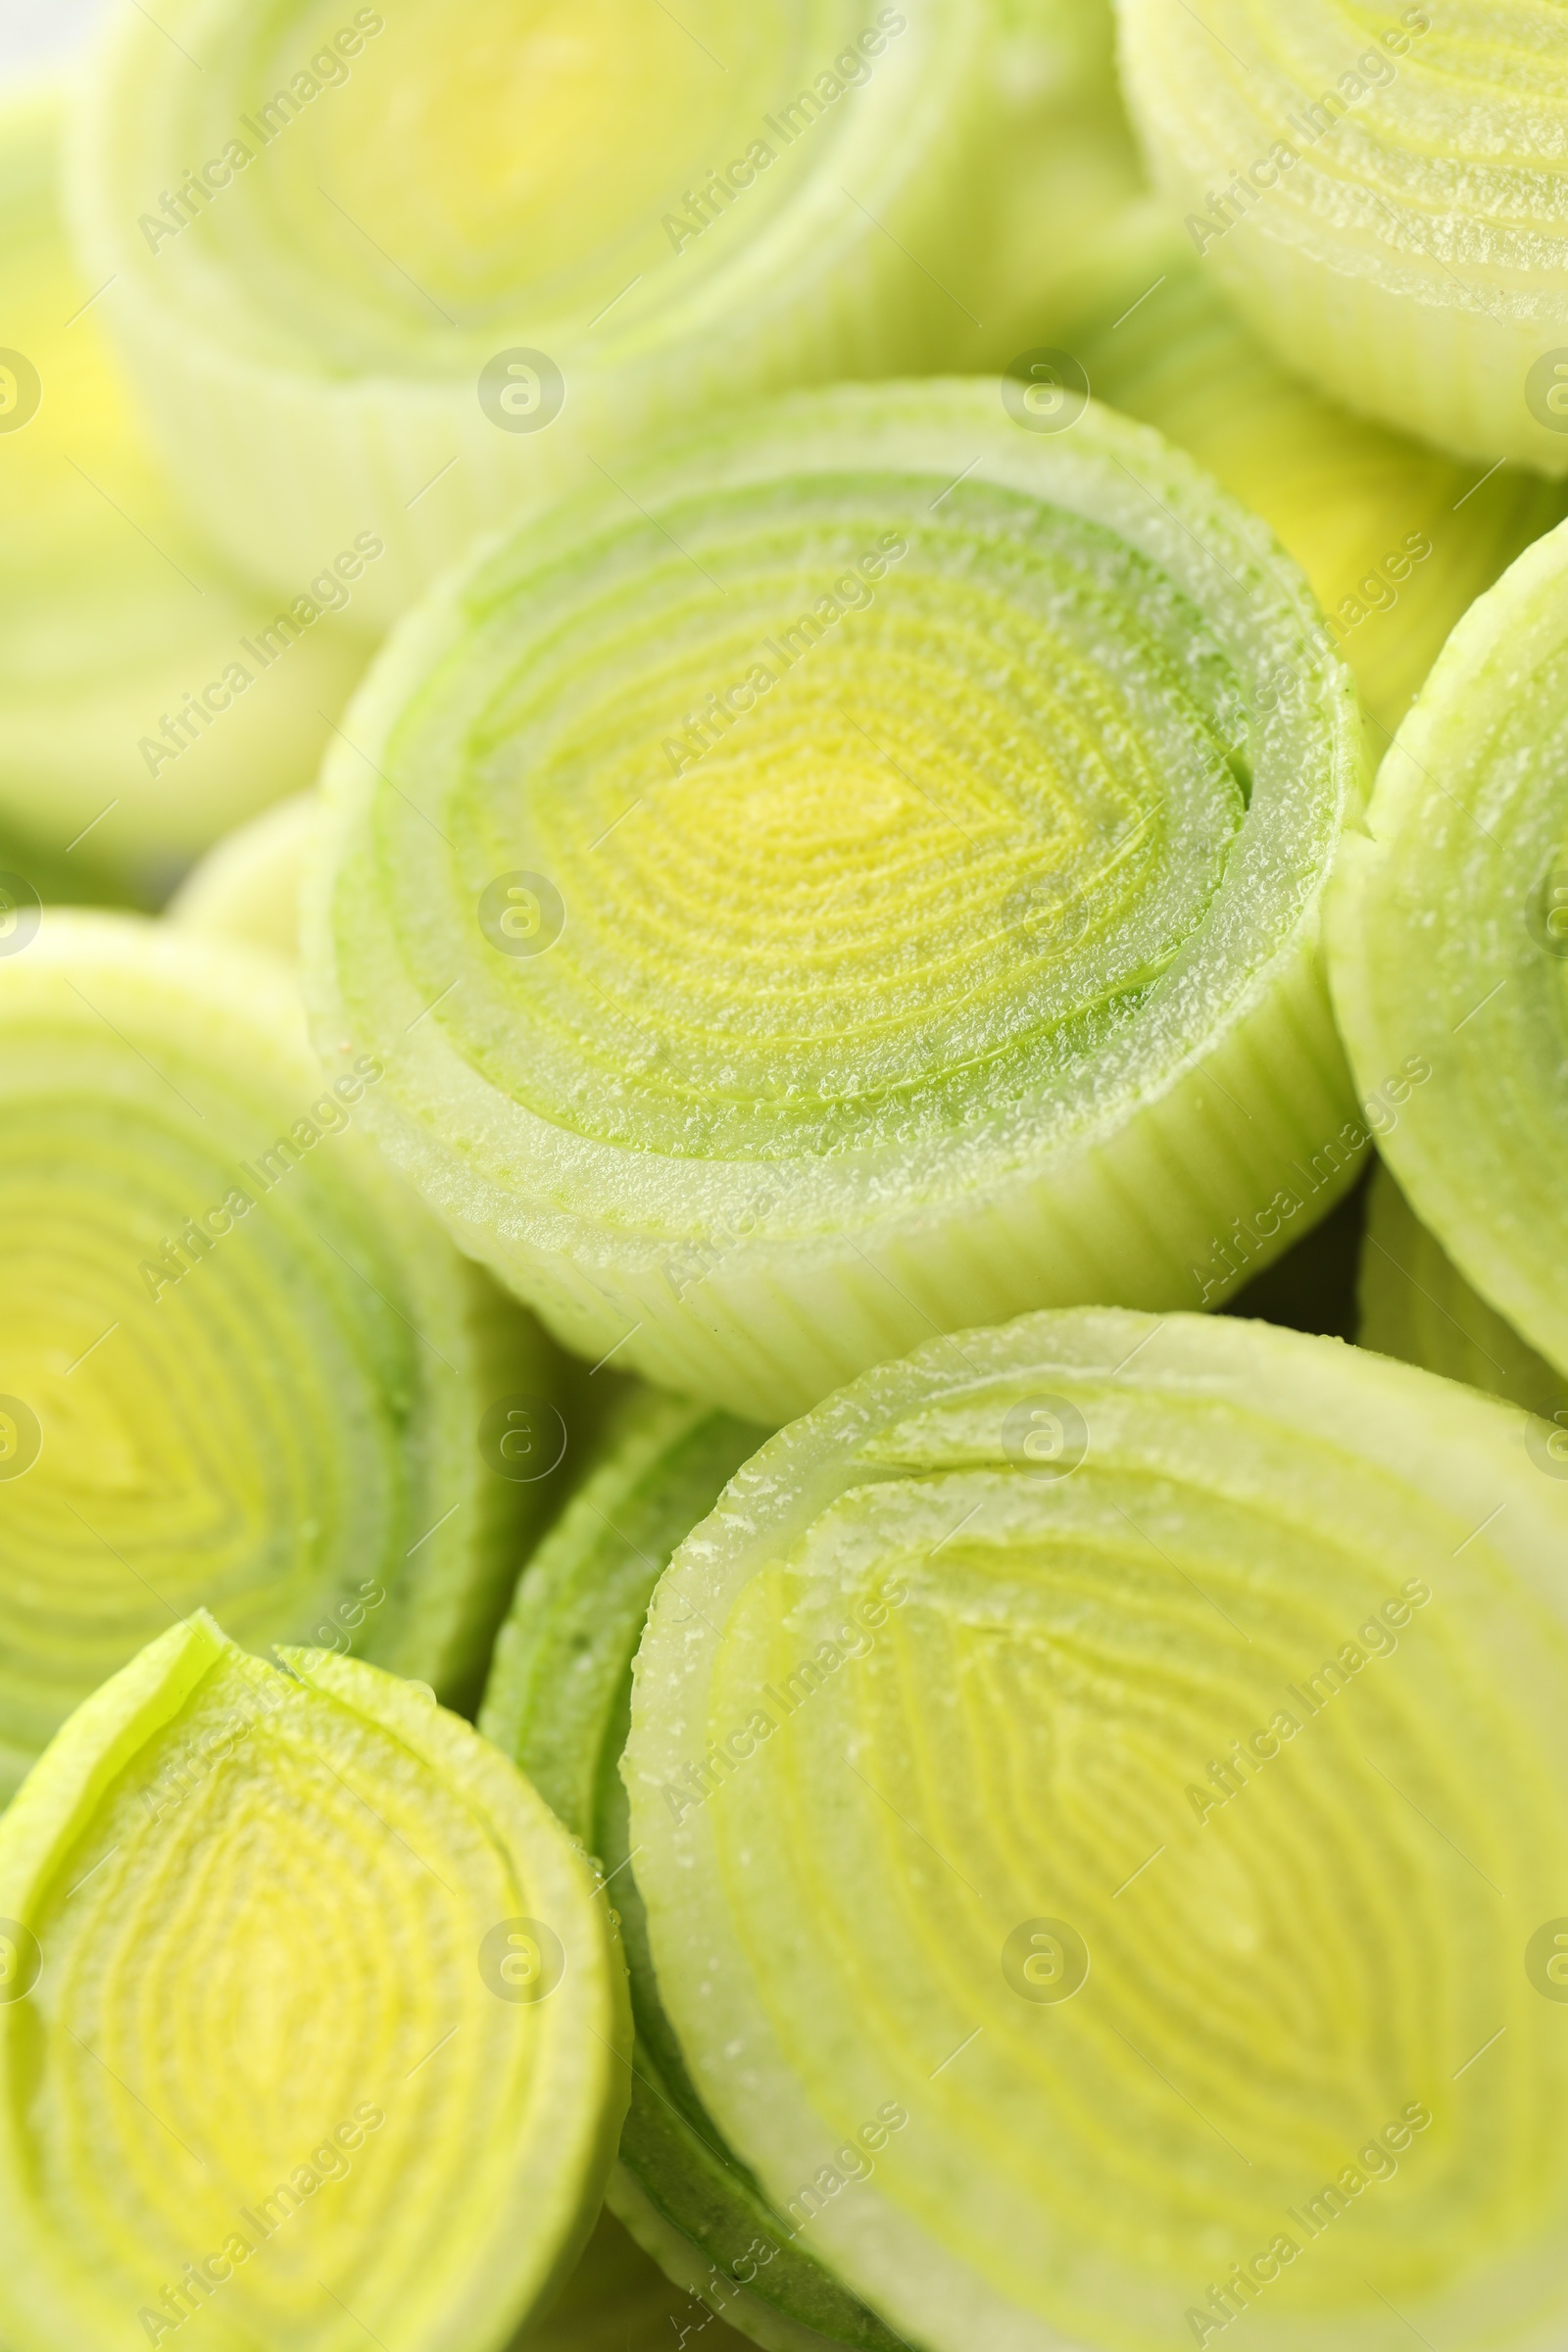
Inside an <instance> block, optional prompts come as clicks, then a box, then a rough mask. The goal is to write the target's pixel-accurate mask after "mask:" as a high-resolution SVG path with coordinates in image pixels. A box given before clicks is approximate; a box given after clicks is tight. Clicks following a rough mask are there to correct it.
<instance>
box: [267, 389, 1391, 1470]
mask: <svg viewBox="0 0 1568 2352" xmlns="http://www.w3.org/2000/svg"><path fill="white" fill-rule="evenodd" d="M628 481H629V486H630V488H631V492H632V496H633V498H634V499H635V502H636V503H635V505H633V504H631V503H630V502H629V501H628V500H626V499H625V498H623V497H622V495H621V493H620V492H619V491H618V490H617V491H609V492H604V493H601V494H599V495H597V496H591V497H589V498H588V499H586V500H585V501H582V502H568V503H566V504H565V505H564V506H563V507H561V508H560V509H558V510H556V511H554V513H553V514H552V515H551V516H550V517H548V518H547V519H545V520H543V521H538V522H535V523H532V524H530V525H528V526H527V527H526V529H524V530H522V531H520V532H519V533H518V534H517V535H516V537H515V539H513V540H510V541H502V542H498V543H497V544H496V545H495V546H493V547H492V548H490V549H489V550H487V551H486V552H484V553H483V554H482V555H481V556H480V557H479V558H478V559H476V561H475V563H474V564H472V565H471V566H470V568H469V569H468V570H467V571H466V574H463V575H461V576H459V577H457V578H456V579H454V580H453V581H452V582H451V583H449V584H448V585H447V586H446V587H445V588H444V589H443V590H442V591H440V592H439V593H438V594H437V595H436V596H434V597H433V598H432V599H431V600H429V601H428V603H427V604H426V605H425V606H424V607H423V608H421V610H420V611H419V612H418V613H417V614H415V615H413V616H411V618H410V620H409V621H408V623H407V624H406V625H405V627H404V628H403V629H402V630H401V631H400V632H399V633H398V634H397V636H396V637H395V638H394V640H393V641H392V642H391V644H390V645H389V647H388V648H387V650H386V652H385V653H384V655H383V657H382V659H381V661H380V662H379V664H378V666H377V668H376V670H375V671H374V673H373V676H372V679H371V681H370V682H369V683H368V686H367V689H366V691H365V692H364V694H363V695H362V697H361V698H360V700H359V701H358V702H357V703H356V705H355V706H354V710H353V713H352V716H351V718H350V720H349V722H348V727H347V734H348V736H349V737H350V738H351V739H352V740H351V741H350V742H346V743H345V744H344V745H342V746H341V747H339V750H338V752H337V753H336V754H335V755H334V757H333V758H332V759H331V760H330V761H329V762H328V766H327V769H326V771H325V777H324V791H325V797H326V801H327V813H326V821H325V826H324V829H323V850H324V858H325V862H324V863H323V866H322V868H321V870H320V871H319V873H318V874H317V876H316V877H315V881H314V892H313V894H308V903H307V912H306V940H307V965H308V977H309V985H310V988H311V991H312V994H313V1001H314V1006H315V1011H316V1016H317V1029H318V1038H319V1046H320V1050H321V1052H322V1054H323V1055H324V1056H325V1057H326V1059H327V1061H328V1064H329V1066H330V1065H331V1064H332V1062H333V1057H334V1056H336V1055H339V1054H341V1053H342V1051H343V1050H344V1043H345V1041H348V1050H349V1052H350V1053H351V1054H353V1053H358V1052H368V1051H374V1052H375V1053H376V1054H377V1055H378V1057H379V1058H381V1059H382V1060H384V1062H385V1064H386V1067H387V1082H386V1084H385V1086H384V1087H382V1088H379V1089H378V1090H377V1094H376V1100H375V1106H374V1110H373V1113H372V1114H371V1115H372V1116H373V1118H374V1121H375V1125H376V1132H377V1134H378V1135H379V1136H380V1138H381V1139H382V1141H383V1142H384V1144H385V1146H386V1148H387V1150H388V1151H389V1152H390V1153H391V1155H392V1156H393V1158H394V1159H395V1160H396V1161H397V1163H398V1164H399V1165H400V1166H401V1167H402V1168H403V1169H404V1170H405V1171H406V1172H407V1173H408V1174H409V1175H410V1176H411V1177H412V1178H413V1180H414V1181H415V1183H416V1184H417V1186H418V1187H419V1189H420V1190H421V1191H422V1192H423V1194H424V1195H425V1197H426V1198H427V1199H428V1200H429V1201H431V1202H432V1203H433V1204H434V1205H435V1206H436V1207H437V1209H438V1210H439V1211H440V1213H441V1214H442V1215H443V1216H444V1217H445V1218H446V1219H447V1221H448V1223H449V1224H450V1225H451V1227H452V1229H453V1231H454V1232H455V1233H456V1235H457V1236H458V1238H459V1240H460V1241H461V1242H462V1244H463V1246H464V1247H465V1248H466V1249H467V1250H470V1251H471V1252H472V1253H473V1254H474V1255H476V1256H478V1257H480V1258H482V1259H483V1260H484V1261H485V1262H486V1263H488V1264H490V1265H491V1266H492V1267H493V1268H494V1269H495V1270H496V1272H497V1273H498V1274H499V1275H500V1276H501V1278H502V1279H503V1281H505V1282H507V1283H508V1284H509V1285H511V1286H512V1287H513V1288H514V1289H515V1290H516V1291H517V1292H518V1293H519V1295H521V1296H522V1297H524V1298H525V1299H528V1300H529V1301H530V1302H531V1303H533V1304H534V1305H535V1306H536V1307H537V1308H538V1310H539V1312H540V1313H541V1315H542V1316H543V1317H544V1319H545V1320H546V1322H547V1323H548V1324H549V1325H550V1326H551V1328H552V1329H553V1330H554V1331H555V1332H556V1333H557V1334H558V1336H560V1337H562V1338H563V1339H564V1340H565V1341H566V1343H567V1344H568V1345H569V1346H571V1347H573V1348H576V1349H578V1350H579V1351H580V1352H582V1353H584V1354H586V1355H588V1356H589V1357H590V1358H591V1359H595V1360H596V1359H597V1358H599V1357H600V1356H602V1355H606V1354H608V1353H610V1352H611V1351H612V1350H614V1351H615V1361H616V1365H617V1368H625V1369H633V1368H634V1369H638V1370H641V1371H643V1372H644V1373H646V1374H647V1375H648V1377H650V1378H651V1379H653V1380H655V1381H657V1382H659V1383H661V1384H662V1385H664V1386H667V1387H670V1388H674V1389H678V1390H682V1391H684V1392H685V1393H687V1394H690V1395H694V1396H701V1397H708V1398H711V1399H712V1400H713V1401H714V1402H717V1403H720V1404H723V1405H727V1406H728V1407H730V1408H731V1409H733V1410H737V1411H742V1412H744V1413H746V1414H747V1415H749V1416H750V1417H752V1418H754V1419H757V1420H761V1421H764V1422H767V1423H770V1424H776V1423H777V1422H779V1421H780V1420H782V1419H784V1418H786V1417H787V1416H788V1415H789V1414H790V1413H791V1412H793V1411H797V1410H799V1409H801V1408H802V1407H803V1406H805V1405H807V1404H809V1403H810V1402H811V1401H812V1400H813V1399H814V1398H816V1397H820V1396H822V1395H823V1394H825V1393H826V1392H827V1391H828V1390H829V1389H831V1388H833V1387H834V1386H836V1385H837V1384H838V1383H840V1382H841V1381H843V1380H844V1379H846V1378H848V1377H850V1376H851V1375H852V1374H854V1373H855V1372H856V1371H858V1370H859V1369H861V1368H862V1367H863V1366H865V1365H867V1364H869V1363H873V1362H876V1361H878V1360H881V1359H883V1358H885V1357H887V1356H888V1355H890V1354H894V1353H898V1352H900V1351H901V1350H902V1349H904V1348H907V1347H909V1346H911V1345H913V1344H915V1343H916V1342H917V1341H918V1340H919V1338H920V1337H921V1336H922V1335H923V1334H925V1333H928V1332H929V1331H931V1330H932V1329H939V1330H940V1329H944V1328H946V1329H956V1328H958V1327H960V1326H961V1325H963V1324H966V1323H971V1322H973V1321H975V1320H976V1319H978V1318H982V1317H984V1316H987V1315H992V1316H998V1315H1005V1314H1006V1313H1009V1312H1014V1311H1017V1310H1018V1309H1020V1308H1023V1307H1026V1306H1029V1305H1034V1304H1051V1303H1073V1302H1076V1301H1080V1300H1089V1299H1115V1300H1119V1301H1123V1302H1128V1303H1135V1304H1142V1305H1149V1306H1160V1307H1163V1306H1173V1307H1174V1306H1183V1305H1192V1306H1196V1305H1198V1304H1200V1303H1210V1304H1211V1303H1214V1302H1215V1301H1216V1300H1217V1299H1221V1298H1223V1297H1224V1296H1226V1295H1227V1293H1228V1291H1229V1290H1230V1289H1233V1288H1234V1287H1235V1285H1236V1283H1237V1281H1238V1280H1239V1279H1240V1278H1241V1272H1242V1269H1243V1267H1244V1266H1245V1265H1246V1264H1247V1263H1249V1262H1251V1263H1252V1264H1254V1265H1255V1263H1256V1262H1257V1257H1256V1253H1257V1251H1258V1250H1263V1251H1264V1253H1265V1254H1267V1253H1268V1252H1269V1251H1272V1250H1278V1249H1280V1248H1283V1247H1284V1246H1285V1245H1286V1244H1287V1243H1288V1242H1289V1240H1290V1239H1291V1238H1292V1236H1293V1234H1295V1233H1299V1232H1300V1231H1302V1230H1304V1228H1305V1226H1306V1224H1308V1223H1310V1222H1311V1221H1312V1218H1313V1216H1315V1215H1316V1214H1318V1213H1321V1211H1322V1210H1323V1209H1324V1208H1326V1207H1327V1206H1328V1205H1330V1204H1331V1203H1332V1201H1333V1200H1334V1198H1335V1197H1336V1195H1337V1193H1338V1192H1339V1191H1340V1190H1342V1189H1343V1187H1344V1186H1345V1184H1347V1183H1348V1182H1349V1181H1350V1178H1351V1176H1352V1174H1353V1171H1354V1167H1355V1165H1356V1164H1357V1157H1358V1153H1359V1152H1360V1151H1361V1150H1362V1149H1363V1147H1364V1145H1365V1143H1366V1133H1365V1129H1364V1127H1363V1126H1362V1125H1361V1124H1360V1122H1359V1120H1358V1118H1357V1116H1356V1113H1355V1109H1354V1105H1353V1103H1352V1100H1351V1098H1350V1095H1349V1092H1348V1087H1347V1084H1346V1077H1345V1072H1344V1067H1343V1063H1342V1060H1341V1055H1340V1049H1339V1046H1338V1043H1337V1041H1336V1039H1335V1036H1334V1033H1333V1028H1332V1024H1331V1021H1330V1019H1329V1015H1328V1007H1327V1002H1326V997H1325V991H1324V985H1323V980H1322V977H1321V973H1320V970H1319V962H1318V940H1319V910H1320V902H1321V895H1322V891H1323V887H1324V883H1325V880H1326V876H1327V873H1328V870H1329V866H1330V863H1331V860H1332V858H1333V855H1334V851H1335V846H1336V843H1337V841H1338V839H1339V835H1340V829H1341V826H1342V824H1343V822H1344V820H1345V818H1346V815H1347V814H1348V812H1349V811H1350V810H1352V809H1355V808H1356V807H1357V806H1358V805H1359V799H1360V795H1361V792H1362V789H1363V774H1362V759H1363V753H1362V745H1361V735H1360V721H1359V716H1358V712H1357V710H1356V705H1355V697H1354V689H1353V685H1352V683H1351V681H1350V679H1349V676H1348V673H1347V671H1346V670H1345V669H1344V668H1343V667H1342V665H1341V664H1340V662H1338V660H1337V659H1336V658H1335V657H1334V656H1333V654H1332V653H1331V652H1330V651H1328V650H1326V648H1325V647H1324V646H1323V644H1322V642H1321V641H1322V636H1323V629H1322V622H1321V618H1320V616H1319V615H1318V613H1316V610H1315V608H1314V606H1313V604H1312V600H1311V597H1310V593H1309V591H1308V589H1307V587H1306V584H1305V582H1304V581H1303V580H1302V579H1301V577H1300V574H1299V572H1298V570H1297V569H1296V567H1295V565H1294V564H1291V563H1290V562H1289V560H1288V559H1287V558H1286V557H1285V556H1284V555H1283V553H1282V552H1281V551H1280V549H1279V548H1278V545H1277V543H1276V542H1275V541H1274V540H1273V539H1272V538H1271V537H1270V536H1269V534H1268V533H1267V531H1266V530H1265V528H1264V527H1263V526H1262V525H1261V524H1260V523H1258V522H1256V521H1255V520H1254V519H1253V518H1252V517H1250V516H1249V515H1245V514H1244V513H1243V512H1242V510H1241V509H1240V508H1238V507H1237V506H1235V505H1234V503H1233V502H1232V501H1231V500H1229V499H1228V498H1227V497H1226V496H1225V495H1224V494H1223V493H1222V492H1221V491H1220V490H1219V489H1218V488H1217V487H1216V486H1215V485H1214V484H1213V483H1212V482H1211V481H1210V480H1209V479H1208V478H1207V477H1206V476H1204V475H1202V474H1201V473H1200V472H1199V471H1198V470H1197V469H1196V468H1195V467H1194V466H1192V465H1191V464H1190V463H1189V461H1187V460H1186V459H1184V458H1183V457H1181V456H1180V455H1179V454H1178V453H1176V452H1174V451H1173V450H1171V449H1170V448H1169V446H1168V445H1167V444H1165V443H1164V442H1162V441H1161V440H1160V439H1159V438H1158V436H1157V435H1154V434H1152V433H1150V432H1147V431H1144V430H1142V429H1140V428H1138V427H1136V426H1133V425H1129V424H1127V423H1125V422H1123V421H1121V420H1119V419H1117V418H1115V417H1111V416H1110V415H1108V413H1106V412H1103V411H1099V410H1092V411H1091V412H1090V413H1089V414H1087V415H1085V416H1083V417H1080V418H1079V419H1078V421H1077V423H1076V425H1075V426H1074V428H1073V429H1072V430H1070V431H1065V432H1060V433H1056V434H1049V433H1046V434H1042V433H1038V432H1035V431H1032V430H1028V429H1023V428H1021V427H1020V426H1019V425H1018V424H1017V423H1015V422H1014V421H1013V420H1012V418H1011V417H1009V415H1008V414H1007V413H1006V412H1005V409H1004V406H1003V401H1002V399H1001V398H1000V397H999V391H998V387H997V385H996V383H995V382H991V383H954V382H946V383H934V384H925V385H902V386H889V387H886V388H881V387H878V388H870V387H867V388H864V389H847V390H843V391H839V392H835V393H831V394H818V395H803V396H800V397H798V398H797V399H796V400H794V401H790V402H785V403H780V404H777V405H776V406H774V407H771V408H768V409H764V410H761V411H759V412H756V413H754V414H752V415H751V416H749V417H744V418H739V419H736V420H734V421H732V422H730V423H728V424H726V425H725V427H724V428H723V430H722V432H720V431H718V430H717V429H716V428H714V429H712V430H711V431H710V432H709V433H708V434H707V435H706V436H705V437H704V439H703V441H702V443H701V444H700V445H687V446H683V447H681V448H679V449H676V450H672V451H666V452H664V453H662V455H660V456H659V457H657V458H655V459H652V460H650V461H649V463H648V464H647V466H645V467H644V468H643V469H642V470H640V471H638V472H636V473H635V474H632V475H630V476H629V477H628ZM721 695H722V697H723V698H724V699H723V700H722V701H721V700H720V699H719V698H720V696H721ZM509 925H510V926H512V927H511V929H510V930H509V929H508V926H509ZM1243 1225H1245V1226H1246V1228H1247V1235H1248V1238H1247V1240H1246V1242H1245V1244H1239V1243H1238V1240H1237V1233H1238V1230H1239V1228H1240V1227H1241V1226H1243ZM1259 1236H1262V1237H1268V1238H1267V1239H1266V1240H1265V1239H1260V1238H1259Z"/></svg>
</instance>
